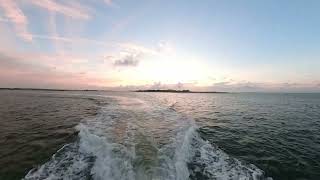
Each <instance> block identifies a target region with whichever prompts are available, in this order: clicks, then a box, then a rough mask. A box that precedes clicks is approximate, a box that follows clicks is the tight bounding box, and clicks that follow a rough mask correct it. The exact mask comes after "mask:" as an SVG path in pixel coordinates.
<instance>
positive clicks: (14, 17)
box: [0, 0, 32, 41]
mask: <svg viewBox="0 0 320 180" xmlns="http://www.w3.org/2000/svg"><path fill="white" fill-rule="evenodd" d="M0 7H1V8H2V10H3V12H4V15H5V16H6V18H7V19H8V20H9V21H10V22H11V23H12V24H13V26H14V29H15V31H16V33H17V34H18V35H19V36H20V37H21V38H23V39H24V40H26V41H31V40H32V36H31V35H30V33H29V32H28V28H27V26H28V19H27V17H26V16H25V15H24V13H23V12H22V10H21V9H20V8H19V6H18V4H17V3H16V1H14V0H0Z"/></svg>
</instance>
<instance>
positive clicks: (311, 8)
mask: <svg viewBox="0 0 320 180" xmlns="http://www.w3.org/2000/svg"><path fill="white" fill-rule="evenodd" d="M319 9H320V1H318V0H307V1H302V0H281V1H279V0H202V1H196V0H188V1H187V0H183V1H182V0H171V1H167V0H136V1H132V0H68V1H63V0H0V87H10V88H57V89H111V90H135V89H150V88H152V89H167V88H173V89H191V90H199V91H236V92H237V91H248V92H251V91H257V92H260V91H262V92H269V91H270V92H320V36H319V34H320V21H319V17H320V11H319Z"/></svg>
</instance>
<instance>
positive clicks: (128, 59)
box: [113, 54, 141, 67]
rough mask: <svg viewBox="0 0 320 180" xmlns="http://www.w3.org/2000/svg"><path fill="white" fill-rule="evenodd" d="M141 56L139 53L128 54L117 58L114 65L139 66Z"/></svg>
mask: <svg viewBox="0 0 320 180" xmlns="http://www.w3.org/2000/svg"><path fill="white" fill-rule="evenodd" d="M140 56H141V55H139V54H128V55H126V56H124V57H123V58H121V59H117V60H115V61H114V63H113V65H114V66H125V67H127V66H137V65H138V64H139V61H140Z"/></svg>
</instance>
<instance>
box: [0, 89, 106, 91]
mask: <svg viewBox="0 0 320 180" xmlns="http://www.w3.org/2000/svg"><path fill="white" fill-rule="evenodd" d="M0 90H32V91H105V90H95V89H45V88H44V89H42V88H0Z"/></svg>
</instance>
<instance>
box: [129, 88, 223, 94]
mask: <svg viewBox="0 0 320 180" xmlns="http://www.w3.org/2000/svg"><path fill="white" fill-rule="evenodd" d="M134 92H152V93H153V92H164V93H228V92H222V91H190V90H174V89H165V90H161V89H147V90H136V91H134Z"/></svg>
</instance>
